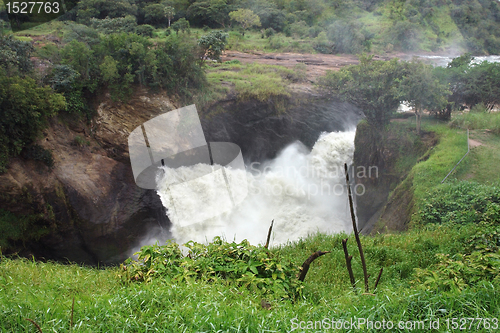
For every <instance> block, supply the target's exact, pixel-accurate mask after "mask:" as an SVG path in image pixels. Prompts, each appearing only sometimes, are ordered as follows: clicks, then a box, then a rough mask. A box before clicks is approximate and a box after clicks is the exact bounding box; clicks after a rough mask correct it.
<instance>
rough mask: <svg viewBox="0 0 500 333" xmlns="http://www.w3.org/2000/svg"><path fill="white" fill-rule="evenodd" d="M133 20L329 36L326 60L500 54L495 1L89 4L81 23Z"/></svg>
mask: <svg viewBox="0 0 500 333" xmlns="http://www.w3.org/2000/svg"><path fill="white" fill-rule="evenodd" d="M128 15H132V16H134V17H135V18H136V21H137V24H139V25H142V24H151V25H153V26H155V27H167V26H170V23H171V22H174V23H175V22H176V21H178V20H180V19H186V20H188V21H189V23H190V24H191V25H192V26H196V27H204V26H208V27H211V28H224V29H225V28H229V27H234V25H239V26H240V27H241V31H242V33H244V31H245V29H247V28H249V27H250V26H252V25H254V26H255V27H262V29H263V30H266V29H273V30H274V31H276V32H278V33H283V34H285V35H287V36H292V35H293V36H296V37H297V38H305V37H310V38H316V37H317V36H318V35H319V34H320V33H321V32H325V33H326V34H327V36H328V39H329V42H330V43H332V44H334V47H333V48H318V49H317V51H319V52H324V53H359V52H361V51H370V49H371V47H372V44H373V43H376V44H377V45H378V47H379V48H380V49H381V50H384V49H385V50H387V51H392V49H398V50H402V51H412V50H418V49H422V48H424V49H426V50H429V51H438V50H443V49H444V48H445V47H449V46H453V45H454V46H460V47H462V48H464V49H467V50H469V51H471V52H473V53H475V54H482V53H490V54H494V53H499V52H500V51H499V46H498V45H500V43H499V38H500V19H499V17H500V14H499V5H498V3H497V2H496V1H481V0H452V1H440V0H410V1H399V0H382V1H373V0H349V1H328V0H315V1H303V0H300V1H296V0H272V1H264V0H241V1H240V0H238V1H237V0H195V1H183V0H148V1H132V0H110V1H104V0H82V1H81V2H80V4H79V8H78V9H77V10H76V12H75V14H74V19H75V20H77V21H78V22H80V23H84V24H90V22H91V20H92V19H94V22H95V20H104V19H107V18H109V19H116V18H120V17H126V16H128ZM235 15H236V16H237V19H235V17H236V16H235ZM94 24H95V23H94Z"/></svg>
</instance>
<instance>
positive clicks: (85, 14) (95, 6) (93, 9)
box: [76, 0, 137, 24]
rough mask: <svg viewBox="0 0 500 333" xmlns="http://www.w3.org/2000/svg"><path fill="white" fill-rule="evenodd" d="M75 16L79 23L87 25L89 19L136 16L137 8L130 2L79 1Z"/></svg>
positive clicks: (122, 0)
mask: <svg viewBox="0 0 500 333" xmlns="http://www.w3.org/2000/svg"><path fill="white" fill-rule="evenodd" d="M76 15H77V17H78V21H79V22H80V23H84V24H88V23H89V22H90V19H91V18H97V19H104V18H106V17H110V18H117V17H124V16H127V15H132V16H136V15H137V6H136V5H135V1H131V0H81V1H80V3H79V4H78V10H77V14H76Z"/></svg>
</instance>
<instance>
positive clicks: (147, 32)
mask: <svg viewBox="0 0 500 333" xmlns="http://www.w3.org/2000/svg"><path fill="white" fill-rule="evenodd" d="M154 31H155V29H154V28H153V27H152V26H150V25H149V24H142V25H139V26H137V28H135V32H136V34H138V35H141V36H144V37H153V32H154Z"/></svg>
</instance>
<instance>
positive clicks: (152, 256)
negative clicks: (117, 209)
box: [120, 237, 303, 299]
mask: <svg viewBox="0 0 500 333" xmlns="http://www.w3.org/2000/svg"><path fill="white" fill-rule="evenodd" d="M184 246H185V247H187V249H188V250H189V251H188V254H187V255H186V256H184V255H183V254H182V252H181V250H180V249H179V246H178V245H177V244H176V243H173V242H167V244H165V245H163V246H159V245H152V246H143V247H142V248H141V250H140V251H139V252H137V253H136V255H137V256H138V257H137V261H134V260H132V259H127V260H126V261H125V263H124V264H122V265H121V268H122V271H123V272H122V273H121V274H120V278H122V280H123V281H130V280H132V281H138V282H151V281H152V280H154V279H161V280H163V281H165V282H167V283H183V282H194V281H199V280H202V281H207V282H212V281H222V282H224V283H226V284H227V285H233V286H237V287H244V288H248V289H250V290H253V291H256V292H259V293H262V294H273V295H275V296H277V297H284V298H292V299H294V298H295V297H296V296H297V295H299V294H300V292H301V290H302V288H303V287H302V283H301V282H300V281H298V279H297V277H296V275H297V273H298V272H299V269H298V267H296V266H294V265H293V264H291V263H285V262H283V261H282V260H281V258H280V256H279V254H276V253H271V252H270V251H268V249H266V248H264V247H263V246H260V245H259V246H252V245H250V243H249V242H248V241H247V240H244V241H242V242H241V243H239V244H238V243H235V242H232V243H228V242H226V241H224V240H222V239H221V238H220V237H216V238H214V240H213V242H211V243H209V244H208V245H204V244H200V243H196V242H193V241H190V242H188V243H186V244H184Z"/></svg>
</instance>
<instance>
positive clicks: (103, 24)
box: [90, 15, 137, 34]
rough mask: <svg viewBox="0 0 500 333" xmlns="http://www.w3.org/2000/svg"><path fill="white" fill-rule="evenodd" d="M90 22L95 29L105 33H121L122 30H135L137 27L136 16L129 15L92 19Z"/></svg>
mask: <svg viewBox="0 0 500 333" xmlns="http://www.w3.org/2000/svg"><path fill="white" fill-rule="evenodd" d="M90 24H91V26H92V28H94V29H95V30H97V31H99V32H102V33H105V34H112V33H120V32H134V31H135V30H136V28H137V22H136V21H135V17H133V16H131V15H129V16H126V17H118V18H109V17H106V18H105V19H101V20H100V19H96V18H92V19H90Z"/></svg>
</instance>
